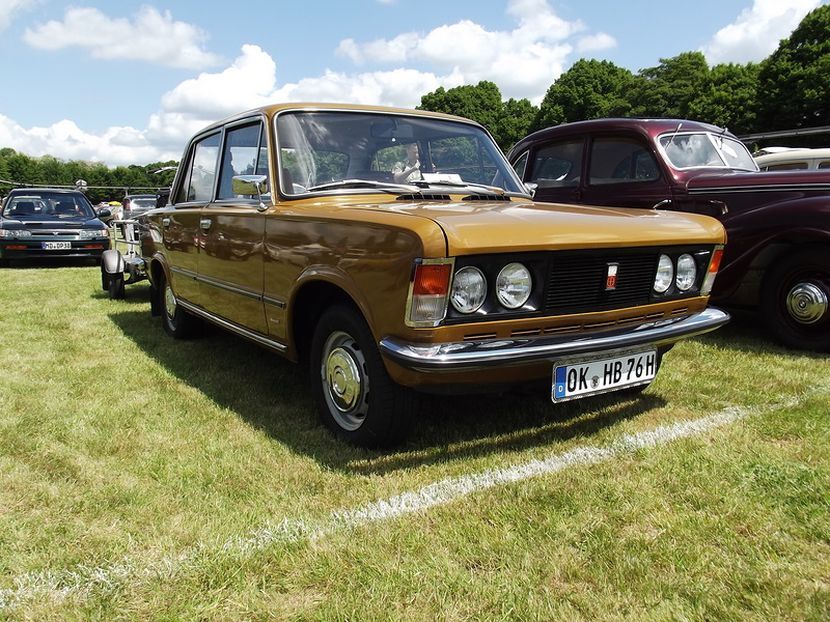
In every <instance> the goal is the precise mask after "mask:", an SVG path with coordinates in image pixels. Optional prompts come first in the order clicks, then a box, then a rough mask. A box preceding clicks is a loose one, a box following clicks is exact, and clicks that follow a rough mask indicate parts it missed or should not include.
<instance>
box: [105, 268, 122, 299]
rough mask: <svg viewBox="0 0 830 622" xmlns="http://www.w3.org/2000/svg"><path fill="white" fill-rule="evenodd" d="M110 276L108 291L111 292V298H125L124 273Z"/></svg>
mask: <svg viewBox="0 0 830 622" xmlns="http://www.w3.org/2000/svg"><path fill="white" fill-rule="evenodd" d="M108 276H109V283H108V284H107V291H108V292H109V296H110V300H123V299H124V275H123V274H112V275H108Z"/></svg>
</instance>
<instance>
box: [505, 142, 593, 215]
mask: <svg viewBox="0 0 830 622" xmlns="http://www.w3.org/2000/svg"><path fill="white" fill-rule="evenodd" d="M584 149H585V139H584V138H582V137H581V136H580V137H571V138H564V139H559V140H555V141H551V142H549V143H545V144H543V145H540V146H538V147H536V148H535V149H533V150H531V151H529V152H527V155H522V156H520V157H519V159H518V160H516V163H515V164H514V168H515V169H516V171H517V172H519V171H522V172H523V173H524V176H523V177H522V179H523V180H524V181H525V182H530V183H533V184H536V193H535V195H534V199H536V200H537V201H546V202H549V203H578V202H579V200H580V180H581V179H582V163H583V153H584ZM519 174H520V176H521V175H522V173H519Z"/></svg>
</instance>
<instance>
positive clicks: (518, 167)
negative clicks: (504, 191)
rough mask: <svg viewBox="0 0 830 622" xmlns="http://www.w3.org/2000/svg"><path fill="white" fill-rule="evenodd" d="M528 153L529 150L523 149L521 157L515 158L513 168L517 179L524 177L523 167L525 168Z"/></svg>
mask: <svg viewBox="0 0 830 622" xmlns="http://www.w3.org/2000/svg"><path fill="white" fill-rule="evenodd" d="M528 153H529V152H527V151H525V152H524V153H523V154H522V157H520V158H519V159H518V160H516V163H515V164H514V165H513V170H514V171H516V175H518V176H519V179H524V178H525V169H526V168H527V157H528Z"/></svg>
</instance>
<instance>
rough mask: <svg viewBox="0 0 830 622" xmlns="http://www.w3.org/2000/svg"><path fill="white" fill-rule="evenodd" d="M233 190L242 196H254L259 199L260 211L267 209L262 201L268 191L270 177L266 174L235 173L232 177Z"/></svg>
mask: <svg viewBox="0 0 830 622" xmlns="http://www.w3.org/2000/svg"><path fill="white" fill-rule="evenodd" d="M231 191H232V192H233V193H234V194H241V195H242V196H254V195H256V197H257V198H258V199H259V207H258V208H257V209H259V211H263V210H265V209H267V206H266V205H265V203H263V202H262V195H263V194H265V193H266V192H268V178H267V177H266V176H265V175H234V176H233V178H232V179H231Z"/></svg>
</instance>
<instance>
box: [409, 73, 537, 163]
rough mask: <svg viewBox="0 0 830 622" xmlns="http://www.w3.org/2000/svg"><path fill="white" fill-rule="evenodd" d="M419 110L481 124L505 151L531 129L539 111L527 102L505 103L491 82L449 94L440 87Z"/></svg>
mask: <svg viewBox="0 0 830 622" xmlns="http://www.w3.org/2000/svg"><path fill="white" fill-rule="evenodd" d="M418 108H419V109H420V110H431V111H432V112H444V113H446V114H454V115H458V116H461V117H467V118H468V119H472V120H473V121H478V122H479V123H481V124H482V125H483V126H484V127H486V128H487V129H488V130H490V132H491V133H492V134H493V138H495V139H496V142H497V143H498V144H499V147H501V148H502V149H508V148H509V147H510V146H512V145H513V144H514V143H515V142H516V141H518V140H519V139H520V138H522V137H524V136H525V135H526V134H527V133H528V132H529V131H530V129H531V126H532V123H533V119H534V117H535V115H536V108H535V107H534V106H533V105H532V104H531V103H530V101H528V100H527V99H520V100H515V99H509V100H508V101H506V102H503V101H502V98H501V91H499V87H497V86H496V85H495V84H493V83H492V82H488V81H482V82H479V83H478V84H476V85H475V86H473V85H470V84H467V85H464V86H456V87H454V88H451V89H449V90H445V89H444V87H442V86H441V87H438V88H437V89H436V90H435V91H433V92H431V93H427V94H426V95H424V96H422V97H421V105H420V106H418Z"/></svg>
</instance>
